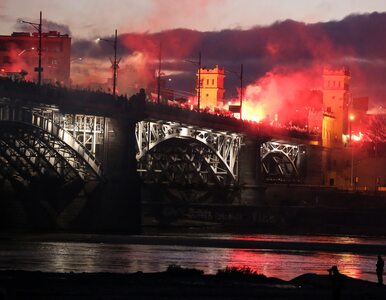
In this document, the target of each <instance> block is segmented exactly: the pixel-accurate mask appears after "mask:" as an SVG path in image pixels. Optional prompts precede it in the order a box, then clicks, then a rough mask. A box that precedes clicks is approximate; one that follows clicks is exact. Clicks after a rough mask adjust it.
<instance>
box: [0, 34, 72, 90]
mask: <svg viewBox="0 0 386 300" xmlns="http://www.w3.org/2000/svg"><path fill="white" fill-rule="evenodd" d="M38 45H39V34H38V33H37V32H34V33H32V34H31V33H29V32H14V33H12V35H10V36H5V35H2V36H0V76H9V77H19V78H20V77H24V79H25V80H27V81H37V78H38V72H36V71H35V70H36V68H37V66H38ZM70 57H71V38H70V37H69V36H68V35H67V34H65V35H62V34H60V33H59V32H57V31H49V32H47V33H42V68H43V71H42V73H41V74H42V82H49V83H57V82H59V83H61V84H69V83H70Z"/></svg>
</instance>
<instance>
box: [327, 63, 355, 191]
mask: <svg viewBox="0 0 386 300" xmlns="http://www.w3.org/2000/svg"><path fill="white" fill-rule="evenodd" d="M350 79H351V77H350V72H349V70H348V69H347V68H345V67H342V68H339V69H332V68H327V67H325V68H324V70H323V111H324V112H323V125H322V145H323V150H322V151H323V156H322V169H323V183H324V184H327V185H330V186H338V187H345V186H346V185H347V184H348V181H349V174H348V173H347V172H348V171H347V165H348V164H349V163H348V157H349V153H348V152H347V151H348V150H347V148H346V147H344V146H346V144H345V143H346V142H347V131H348V104H349V99H350V97H351V94H350V91H349V81H350Z"/></svg>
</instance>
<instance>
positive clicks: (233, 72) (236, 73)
mask: <svg viewBox="0 0 386 300" xmlns="http://www.w3.org/2000/svg"><path fill="white" fill-rule="evenodd" d="M227 72H228V73H232V74H235V75H237V76H239V79H240V106H239V107H240V108H239V109H240V112H239V114H240V120H241V119H242V118H243V117H242V111H243V72H244V66H243V64H241V67H240V73H238V72H235V71H227Z"/></svg>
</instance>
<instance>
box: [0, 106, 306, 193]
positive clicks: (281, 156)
mask: <svg viewBox="0 0 386 300" xmlns="http://www.w3.org/2000/svg"><path fill="white" fill-rule="evenodd" d="M0 104H1V105H0V121H1V122H0V128H1V134H0V164H1V170H0V176H1V177H3V178H6V179H8V180H9V181H10V182H11V183H12V185H14V186H28V185H29V184H30V183H31V182H32V181H34V180H36V179H37V178H45V177H50V178H56V179H57V180H58V181H60V182H61V183H62V184H63V185H65V184H69V183H73V182H82V187H83V188H85V189H87V188H86V187H87V186H95V185H97V184H98V183H100V182H101V181H103V170H102V164H101V163H100V162H99V160H98V159H97V158H96V157H101V156H102V155H101V152H102V150H103V148H104V143H105V142H106V141H105V137H106V136H107V134H108V133H111V132H112V131H113V129H111V128H109V127H108V126H107V125H106V118H105V117H101V116H94V115H83V114H61V113H60V112H59V110H57V109H56V108H55V107H47V106H46V107H35V108H31V107H27V106H25V107H23V106H22V107H15V106H14V105H11V104H10V102H9V101H8V100H6V99H3V100H2V101H1V103H0ZM245 138H246V135H245V134H241V133H236V132H229V131H221V130H214V129H211V128H204V127H199V126H197V125H189V124H188V123H182V122H173V121H165V120H142V121H138V122H136V126H135V139H136V149H137V150H136V159H137V161H138V164H137V166H138V168H137V171H138V172H139V174H140V175H141V178H142V179H143V181H144V182H145V183H161V184H167V185H170V186H235V185H238V184H239V183H240V182H239V180H240V157H241V156H242V148H243V143H244V140H245ZM259 148H260V153H256V155H257V156H260V157H261V162H262V163H261V169H262V174H263V178H264V180H265V181H266V182H299V181H300V180H301V178H302V174H301V172H300V170H299V164H300V163H301V161H300V160H301V158H300V153H304V151H305V148H304V147H303V146H302V145H296V144H289V143H283V142H278V141H265V142H263V143H261V145H260V147H259Z"/></svg>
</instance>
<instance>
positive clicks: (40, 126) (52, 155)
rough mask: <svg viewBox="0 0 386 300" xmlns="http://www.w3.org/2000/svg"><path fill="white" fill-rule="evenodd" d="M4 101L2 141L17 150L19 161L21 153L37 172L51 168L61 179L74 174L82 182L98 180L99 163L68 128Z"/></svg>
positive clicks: (0, 120) (0, 113)
mask: <svg viewBox="0 0 386 300" xmlns="http://www.w3.org/2000/svg"><path fill="white" fill-rule="evenodd" d="M8 102H9V101H4V100H3V101H1V103H0V126H2V131H1V133H2V135H1V136H2V139H3V144H2V145H3V146H4V145H8V146H9V147H11V148H12V149H13V150H14V154H15V153H18V157H19V158H18V159H19V161H20V159H21V157H24V159H25V160H26V161H27V160H29V164H30V165H34V166H35V167H36V168H37V169H38V170H39V171H40V172H47V170H49V169H51V171H52V170H54V171H53V172H56V173H57V174H60V176H62V177H63V180H65V181H67V180H70V178H74V176H75V177H79V178H81V179H82V181H84V182H86V183H87V182H99V181H100V179H101V175H102V169H101V164H100V163H99V162H98V161H97V160H96V158H95V157H94V156H93V155H92V154H91V153H90V152H89V151H88V150H87V149H86V148H85V147H84V146H83V145H82V144H81V143H80V142H79V141H78V140H77V139H76V138H74V137H73V136H72V135H71V134H70V133H69V132H68V131H66V130H65V129H63V128H62V127H61V126H59V125H58V124H56V123H54V122H53V120H52V119H49V118H47V117H44V116H42V115H40V114H38V113H37V112H36V111H34V110H32V109H30V108H26V107H15V106H11V105H9V103H8ZM52 115H53V114H52ZM8 154H9V153H8ZM16 156H17V155H13V157H16ZM15 161H16V160H15V159H14V163H15ZM39 171H38V172H39Z"/></svg>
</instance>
